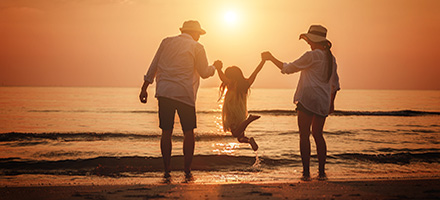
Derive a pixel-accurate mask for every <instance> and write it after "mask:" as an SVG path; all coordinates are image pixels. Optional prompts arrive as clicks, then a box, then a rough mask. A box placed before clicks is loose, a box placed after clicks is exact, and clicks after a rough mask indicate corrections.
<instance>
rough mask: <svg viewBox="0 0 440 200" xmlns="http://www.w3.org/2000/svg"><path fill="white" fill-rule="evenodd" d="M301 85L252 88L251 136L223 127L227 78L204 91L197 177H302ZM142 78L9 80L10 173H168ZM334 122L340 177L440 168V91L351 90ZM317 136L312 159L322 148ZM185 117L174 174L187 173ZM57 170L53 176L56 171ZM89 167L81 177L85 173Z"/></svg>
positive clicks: (3, 100)
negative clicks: (56, 83) (118, 83)
mask: <svg viewBox="0 0 440 200" xmlns="http://www.w3.org/2000/svg"><path fill="white" fill-rule="evenodd" d="M293 94H294V89H260V88H254V89H251V92H250V96H249V99H248V109H249V113H251V114H255V115H261V118H260V119H258V120H256V121H255V122H253V123H252V124H250V126H249V127H248V129H247V130H246V133H245V134H246V136H248V137H254V138H255V140H256V142H257V143H258V145H259V150H258V151H257V152H254V151H253V150H252V149H251V147H250V145H249V144H244V143H238V141H237V140H236V139H235V138H233V137H232V136H231V134H230V133H224V132H223V131H222V123H221V102H219V101H217V100H218V97H219V95H218V88H201V89H200V90H199V93H198V99H197V105H196V110H197V129H196V130H195V135H196V136H195V137H196V147H195V157H194V162H193V167H192V168H193V174H194V177H195V181H196V182H202V183H211V182H220V183H221V182H234V181H235V182H243V181H245V182H252V181H292V180H298V178H299V177H300V175H301V171H302V165H301V157H300V153H299V137H298V126H297V121H296V120H297V119H296V112H295V106H294V105H293V103H292V99H293ZM138 95H139V88H105V87H99V88H87V87H77V88H76V87H0V149H1V151H0V183H1V184H8V183H11V182H14V181H16V182H17V181H19V180H20V178H22V177H23V176H31V177H32V176H34V177H35V176H36V177H38V178H40V179H41V180H45V181H49V182H50V181H53V180H55V179H57V177H76V178H75V179H87V180H90V179H96V178H105V179H106V180H107V181H109V182H112V181H114V180H117V179H123V178H125V179H124V180H127V179H128V180H147V179H149V180H150V182H151V180H152V181H153V182H154V181H156V180H160V177H161V176H162V167H163V166H162V159H161V153H160V145H159V144H160V136H161V130H160V129H159V127H158V115H157V100H156V99H155V98H154V88H150V89H149V96H148V102H147V104H141V103H140V102H139V99H138ZM335 104H336V112H335V113H334V114H332V115H330V116H329V117H328V118H327V120H326V124H325V127H324V137H325V139H326V141H327V147H328V158H327V165H326V168H327V173H328V176H329V178H330V179H332V178H333V179H363V178H378V179H380V178H432V177H436V178H438V177H439V175H440V91H416V90H411V91H408V90H341V91H340V92H339V93H338V95H337V97H336V103H335ZM311 142H312V158H311V169H312V176H313V175H316V174H315V170H317V167H318V166H317V165H318V164H317V157H316V150H315V146H314V141H313V139H311ZM182 143H183V134H182V131H181V127H180V124H179V118H178V117H176V123H175V126H174V133H173V149H172V155H173V158H172V169H173V172H172V176H181V175H182V174H183V172H182V168H183V156H182V155H183V152H182ZM48 177H49V178H48ZM78 177H79V178H78Z"/></svg>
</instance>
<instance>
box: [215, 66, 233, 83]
mask: <svg viewBox="0 0 440 200" xmlns="http://www.w3.org/2000/svg"><path fill="white" fill-rule="evenodd" d="M214 67H215V69H217V74H218V77H219V78H220V80H221V81H222V82H223V83H225V84H229V79H228V77H226V75H225V73H223V71H222V67H223V63H222V61H219V60H217V61H215V62H214Z"/></svg>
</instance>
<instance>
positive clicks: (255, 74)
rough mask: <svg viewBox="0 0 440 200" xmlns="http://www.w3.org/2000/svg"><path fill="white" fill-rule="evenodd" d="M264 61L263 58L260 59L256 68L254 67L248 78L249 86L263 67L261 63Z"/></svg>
mask: <svg viewBox="0 0 440 200" xmlns="http://www.w3.org/2000/svg"><path fill="white" fill-rule="evenodd" d="M265 62H266V61H265V60H263V59H262V60H261V61H260V64H258V66H257V68H255V70H254V72H253V73H252V74H251V76H250V77H249V78H248V81H249V86H251V85H252V83H254V81H255V78H257V75H258V73H259V72H260V71H261V69H262V68H263V65H264V63H265Z"/></svg>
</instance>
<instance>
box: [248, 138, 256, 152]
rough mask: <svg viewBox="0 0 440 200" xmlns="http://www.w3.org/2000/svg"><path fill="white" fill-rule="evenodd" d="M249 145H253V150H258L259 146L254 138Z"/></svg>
mask: <svg viewBox="0 0 440 200" xmlns="http://www.w3.org/2000/svg"><path fill="white" fill-rule="evenodd" d="M249 144H251V147H252V150H254V151H256V150H258V144H257V143H256V142H255V140H254V138H253V137H251V139H249Z"/></svg>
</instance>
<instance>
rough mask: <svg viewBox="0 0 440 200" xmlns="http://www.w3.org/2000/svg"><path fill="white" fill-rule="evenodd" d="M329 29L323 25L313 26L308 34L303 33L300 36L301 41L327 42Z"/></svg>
mask: <svg viewBox="0 0 440 200" xmlns="http://www.w3.org/2000/svg"><path fill="white" fill-rule="evenodd" d="M326 36H327V29H326V28H325V27H323V26H321V25H311V26H310V28H309V31H308V32H307V33H303V34H301V35H300V36H299V39H304V40H309V41H312V42H315V43H317V42H323V41H327V42H330V41H328V40H327V38H326Z"/></svg>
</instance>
